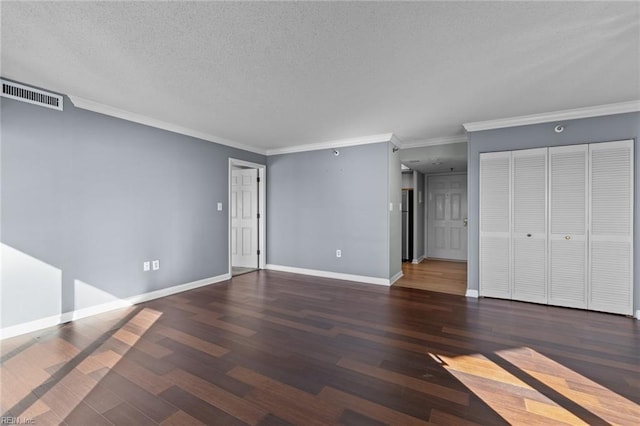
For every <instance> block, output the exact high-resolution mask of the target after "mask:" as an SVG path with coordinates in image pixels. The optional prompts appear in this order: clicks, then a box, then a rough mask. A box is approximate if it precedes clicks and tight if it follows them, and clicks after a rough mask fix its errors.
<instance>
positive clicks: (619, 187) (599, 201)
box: [587, 140, 633, 315]
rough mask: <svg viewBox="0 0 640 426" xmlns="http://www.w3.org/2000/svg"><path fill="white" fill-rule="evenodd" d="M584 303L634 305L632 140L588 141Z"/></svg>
mask: <svg viewBox="0 0 640 426" xmlns="http://www.w3.org/2000/svg"><path fill="white" fill-rule="evenodd" d="M589 166H590V171H589V172H590V173H589V174H590V191H589V192H590V207H589V216H590V217H589V219H590V221H589V229H590V236H589V285H588V301H587V306H588V308H589V309H592V310H596V311H605V312H612V313H618V314H626V315H630V314H631V313H632V311H633V305H632V304H633V300H632V298H633V297H632V296H633V141H631V140H628V141H620V142H605V143H595V144H590V145H589Z"/></svg>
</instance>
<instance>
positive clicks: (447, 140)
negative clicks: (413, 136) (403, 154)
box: [400, 135, 467, 149]
mask: <svg viewBox="0 0 640 426" xmlns="http://www.w3.org/2000/svg"><path fill="white" fill-rule="evenodd" d="M461 142H467V137H466V136H464V135H461V136H443V137H441V138H432V139H423V140H416V141H410V142H403V143H402V145H401V146H400V148H401V149H409V148H422V147H425V146H435V145H448V144H452V143H461Z"/></svg>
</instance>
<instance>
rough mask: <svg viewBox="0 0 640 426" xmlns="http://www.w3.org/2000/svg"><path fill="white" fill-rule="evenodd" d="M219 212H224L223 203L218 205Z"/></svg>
mask: <svg viewBox="0 0 640 426" xmlns="http://www.w3.org/2000/svg"><path fill="white" fill-rule="evenodd" d="M218 211H219V212H221V211H222V203H218Z"/></svg>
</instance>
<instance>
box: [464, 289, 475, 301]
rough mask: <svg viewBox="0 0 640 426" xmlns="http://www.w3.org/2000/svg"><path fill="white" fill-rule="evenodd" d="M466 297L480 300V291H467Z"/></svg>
mask: <svg viewBox="0 0 640 426" xmlns="http://www.w3.org/2000/svg"><path fill="white" fill-rule="evenodd" d="M465 297H474V298H476V299H477V298H478V290H471V289H467V292H466V293H465Z"/></svg>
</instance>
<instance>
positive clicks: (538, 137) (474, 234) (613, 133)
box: [467, 113, 640, 311]
mask: <svg viewBox="0 0 640 426" xmlns="http://www.w3.org/2000/svg"><path fill="white" fill-rule="evenodd" d="M556 124H558V123H546V124H534V125H529V126H519V127H509V128H504V129H495V130H486V131H480V132H470V133H468V135H467V136H468V138H469V145H468V148H469V152H468V154H469V156H468V158H469V168H468V175H467V176H468V177H467V182H468V194H469V198H468V201H469V205H468V208H469V259H468V264H467V265H468V277H469V278H468V288H469V289H474V290H477V289H478V280H479V278H478V264H479V261H478V250H479V246H478V242H479V228H478V217H479V166H480V163H479V161H480V153H481V152H493V151H509V150H514V149H525V148H541V147H546V146H561V145H575V144H583V143H592V142H606V141H615V140H624V139H634V140H635V146H634V150H635V195H634V196H635V200H634V206H635V207H634V238H633V241H634V243H633V251H634V299H635V300H634V311H637V310H638V309H640V173H638V167H639V166H638V165H639V164H640V146H638V138H639V137H640V113H629V114H618V115H610V116H604V117H593V118H585V119H579V120H564V121H562V122H561V124H563V125H564V126H565V130H564V132H563V133H555V132H554V131H553V128H554V127H555V126H556Z"/></svg>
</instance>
